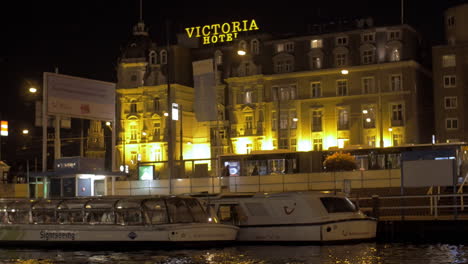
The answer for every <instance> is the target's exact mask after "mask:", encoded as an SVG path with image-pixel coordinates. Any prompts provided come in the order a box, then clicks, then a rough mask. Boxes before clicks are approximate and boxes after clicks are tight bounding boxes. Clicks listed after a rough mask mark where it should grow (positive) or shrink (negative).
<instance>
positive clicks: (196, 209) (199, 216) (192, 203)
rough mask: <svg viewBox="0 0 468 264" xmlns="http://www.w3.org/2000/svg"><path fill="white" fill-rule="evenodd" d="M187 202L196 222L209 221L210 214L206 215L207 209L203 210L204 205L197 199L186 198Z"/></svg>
mask: <svg viewBox="0 0 468 264" xmlns="http://www.w3.org/2000/svg"><path fill="white" fill-rule="evenodd" d="M184 200H185V203H186V204H187V206H188V207H189V209H190V212H191V213H192V216H193V220H194V221H195V222H196V223H207V222H208V216H207V215H206V213H205V211H203V208H202V206H201V205H200V203H199V202H198V201H197V200H196V199H184Z"/></svg>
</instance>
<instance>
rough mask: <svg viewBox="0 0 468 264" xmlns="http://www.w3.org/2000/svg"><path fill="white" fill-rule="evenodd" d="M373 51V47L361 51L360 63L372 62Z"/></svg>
mask: <svg viewBox="0 0 468 264" xmlns="http://www.w3.org/2000/svg"><path fill="white" fill-rule="evenodd" d="M374 57H375V51H374V49H368V50H363V51H362V64H371V63H374Z"/></svg>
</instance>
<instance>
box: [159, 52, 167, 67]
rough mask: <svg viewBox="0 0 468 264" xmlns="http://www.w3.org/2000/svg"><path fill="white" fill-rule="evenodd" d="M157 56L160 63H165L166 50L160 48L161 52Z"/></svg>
mask: <svg viewBox="0 0 468 264" xmlns="http://www.w3.org/2000/svg"><path fill="white" fill-rule="evenodd" d="M159 56H160V57H161V64H167V51H166V50H161V53H160V55H159Z"/></svg>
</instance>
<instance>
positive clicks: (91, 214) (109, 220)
mask: <svg viewBox="0 0 468 264" xmlns="http://www.w3.org/2000/svg"><path fill="white" fill-rule="evenodd" d="M86 222H87V223H90V224H114V223H115V215H114V213H113V212H111V211H104V210H88V211H87V212H86Z"/></svg>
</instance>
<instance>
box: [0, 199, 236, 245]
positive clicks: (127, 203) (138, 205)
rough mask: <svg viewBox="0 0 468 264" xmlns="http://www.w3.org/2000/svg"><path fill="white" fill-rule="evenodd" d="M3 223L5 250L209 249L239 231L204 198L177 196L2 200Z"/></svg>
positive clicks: (0, 216)
mask: <svg viewBox="0 0 468 264" xmlns="http://www.w3.org/2000/svg"><path fill="white" fill-rule="evenodd" d="M0 222H1V223H0V243H1V244H2V245H17V244H32V245H38V246H47V245H50V244H53V245H59V246H61V245H66V244H79V245H86V244H93V243H94V244H96V243H97V244H99V245H100V247H101V246H104V245H107V244H108V243H114V244H118V245H122V243H124V242H125V243H126V244H135V245H136V244H149V243H150V242H161V244H164V245H173V244H188V245H206V244H210V243H211V244H219V243H220V242H229V241H234V240H235V239H236V235H237V232H238V229H239V228H238V227H236V226H233V225H227V224H221V223H218V220H217V219H216V218H213V217H212V216H210V215H208V214H207V212H206V211H205V209H204V208H203V206H202V204H201V203H200V200H199V199H197V198H192V197H177V196H157V197H145V198H143V197H141V198H136V197H126V198H73V199H40V200H25V199H23V200H6V199H1V200H0ZM173 242H174V243H173Z"/></svg>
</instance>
